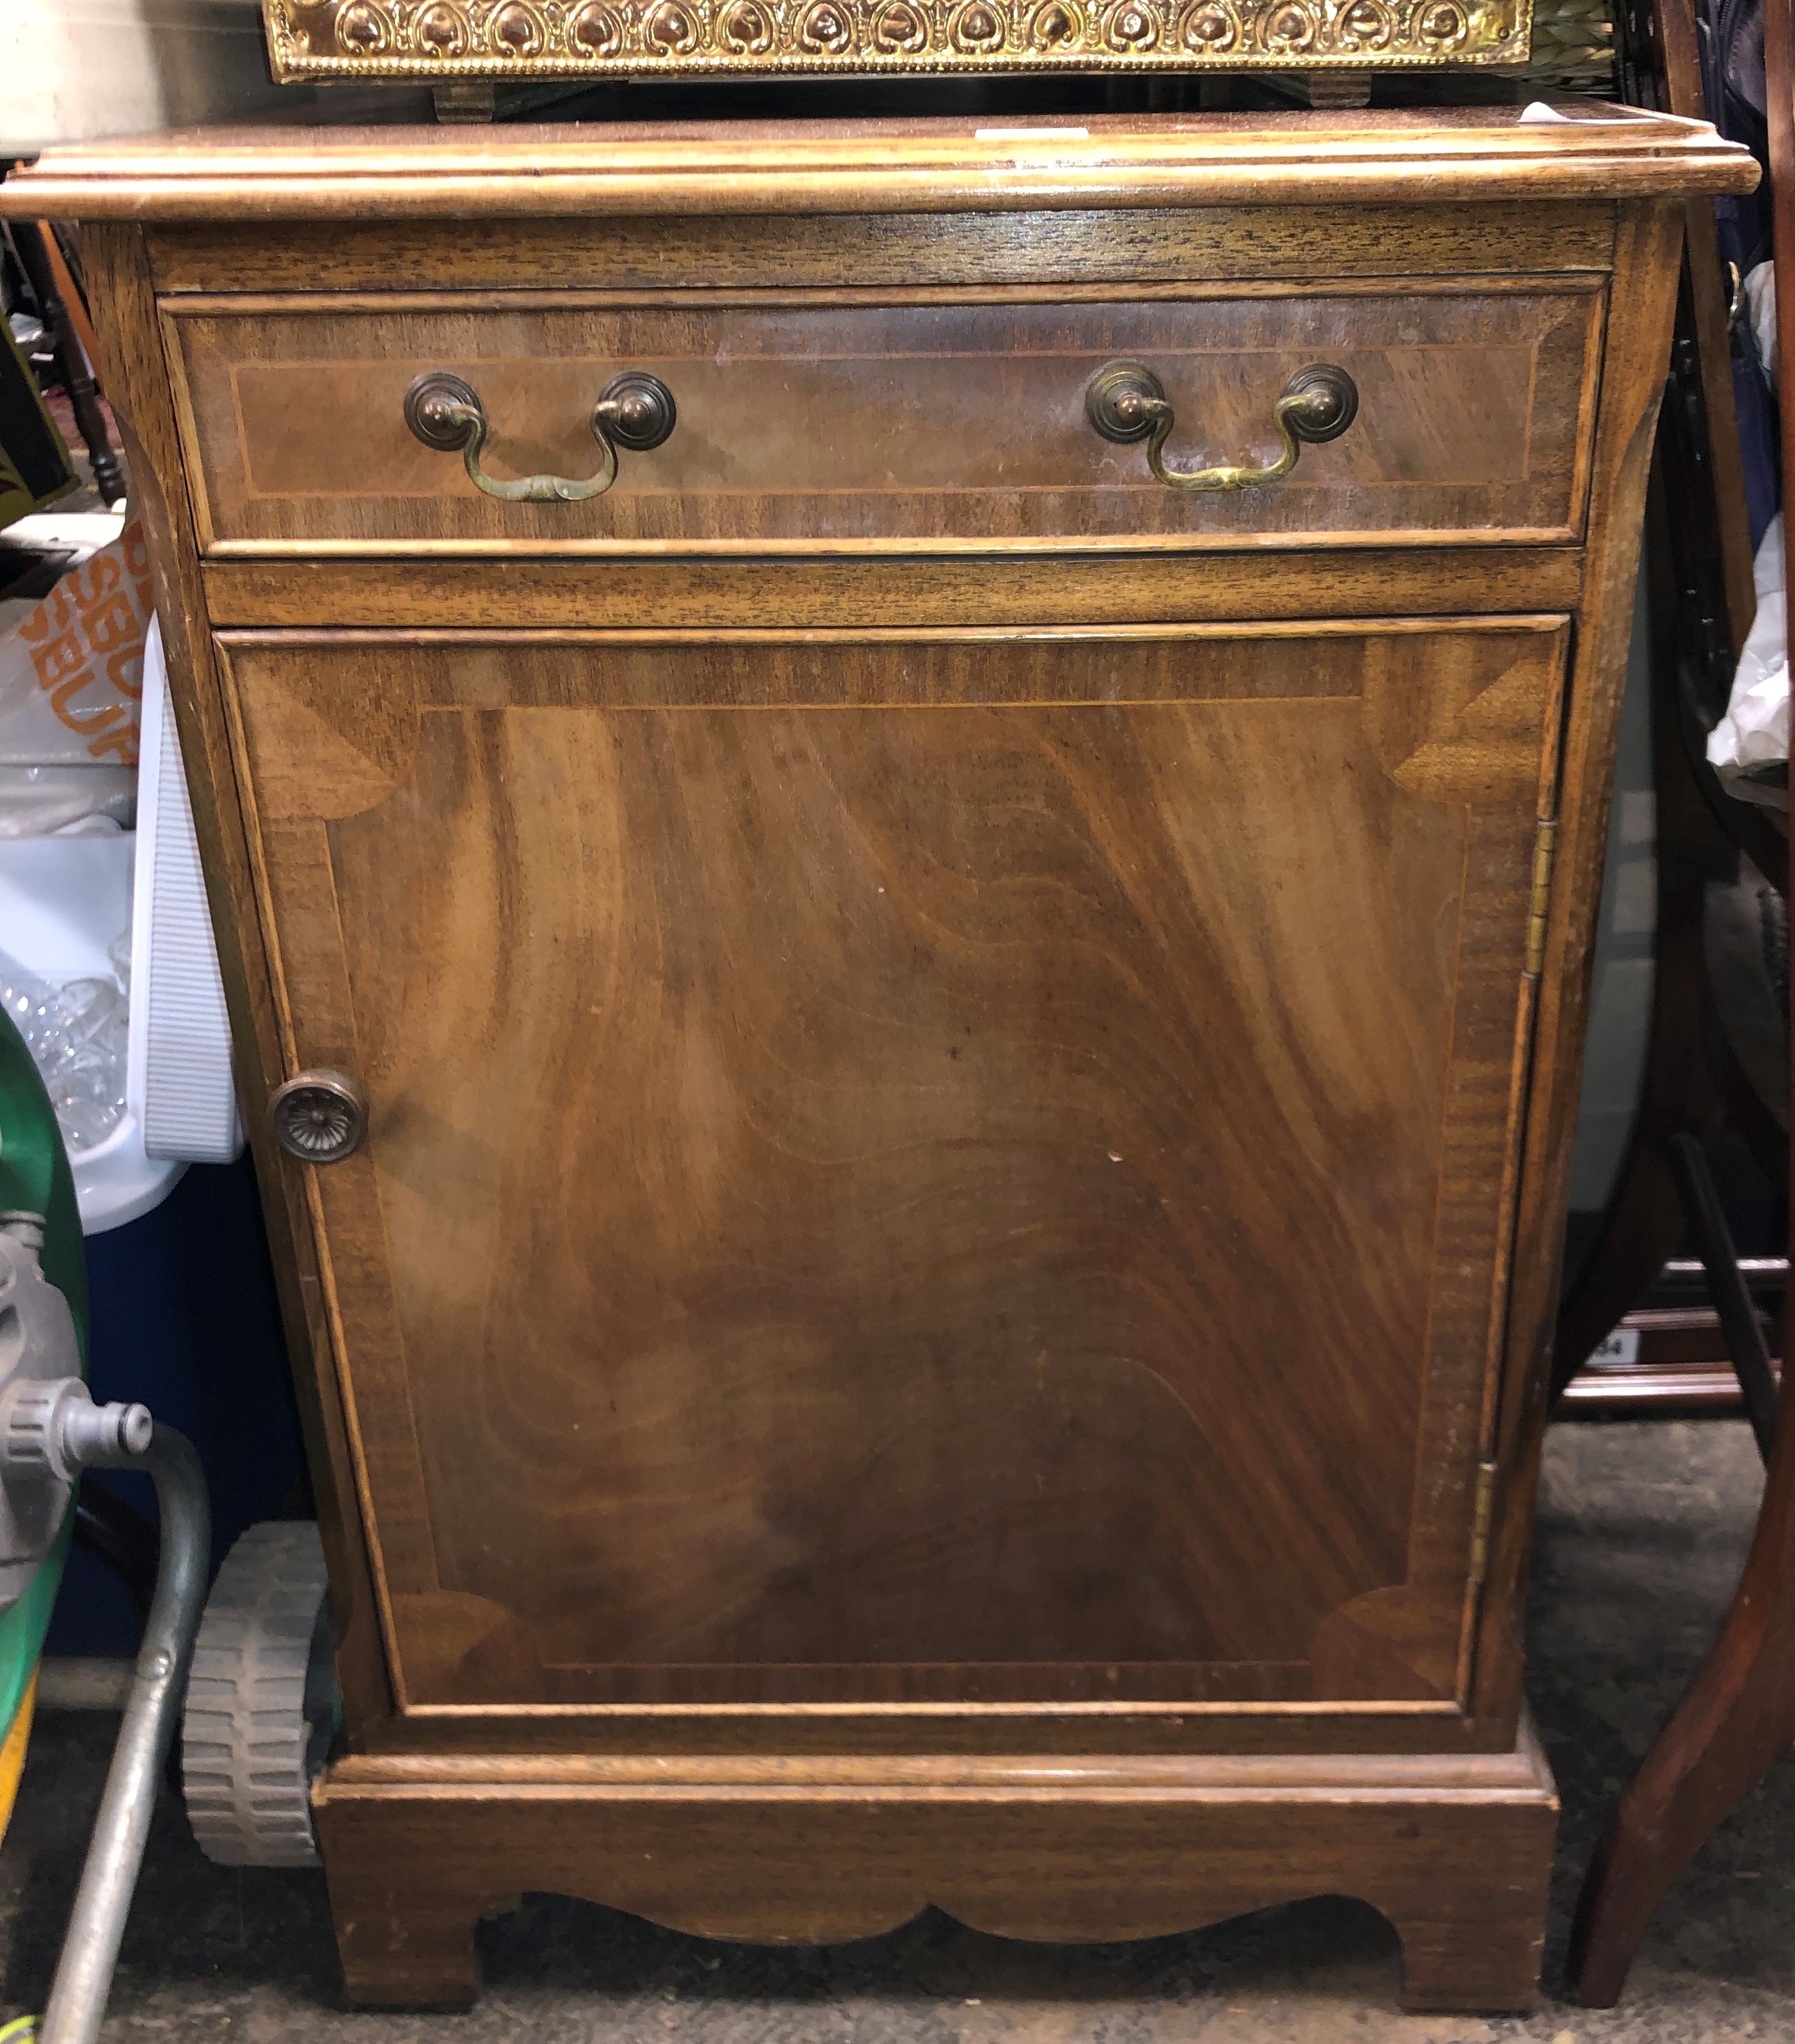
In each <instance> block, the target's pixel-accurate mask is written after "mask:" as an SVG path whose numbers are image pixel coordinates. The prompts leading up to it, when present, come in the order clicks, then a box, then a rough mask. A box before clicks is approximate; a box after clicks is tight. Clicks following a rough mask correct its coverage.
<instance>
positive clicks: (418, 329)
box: [163, 278, 1604, 554]
mask: <svg viewBox="0 0 1795 2044" xmlns="http://www.w3.org/2000/svg"><path fill="white" fill-rule="evenodd" d="M1299 289H1300V290H1301V295H1297V291H1298V290H1299ZM1155 291H1157V292H1158V293H1159V295H1158V296H1155V295H1152V293H1153V292H1155ZM1603 302H1604V301H1603V298H1602V295H1601V290H1600V288H1599V285H1598V282H1597V280H1594V279H1588V278H1582V279H1543V280H1522V281H1520V282H1514V281H1512V280H1501V281H1497V280H1490V279H1485V280H1478V281H1477V282H1474V283H1469V284H1467V283H1466V282H1453V283H1451V284H1450V285H1445V284H1443V285H1441V286H1438V287H1436V288H1429V287H1428V286H1426V285H1425V284H1423V285H1420V286H1416V285H1415V284H1413V283H1409V282H1405V283H1404V284H1403V285H1402V286H1401V287H1400V288H1397V287H1393V286H1384V285H1373V286H1364V285H1356V286H1349V285H1343V284H1334V285H1325V284H1322V285H1316V286H1302V287H1297V286H1264V287H1259V288H1258V289H1255V288H1253V287H1250V286H1249V287H1242V286H1235V285H1231V286H1228V287H1226V290H1225V293H1224V292H1223V291H1221V290H1216V291H1214V292H1212V293H1205V290H1203V289H1202V288H1201V287H1199V286H1189V287H1186V286H1176V287H1167V286H1154V287H1148V290H1147V293H1146V294H1131V296H1130V297H1129V298H1128V300H1127V301H1126V302H1124V301H1122V300H1120V298H1103V297H1094V296H1090V295H1088V294H1087V295H1082V296H1080V295H1076V294H1072V293H1070V292H1069V293H1068V294H1066V295H1065V296H1063V297H1062V298H1057V299H1056V300H1055V301H1051V302H1048V301H1044V300H1043V299H1042V298H1041V297H1040V294H1039V293H1038V292H1036V293H1034V294H1031V295H1030V296H1029V297H1028V298H1025V299H1024V298H1020V297H1019V296H1017V295H1012V296H1011V297H1010V298H1008V299H1006V300H1003V301H1001V302H994V300H993V299H992V298H990V297H989V296H987V297H986V298H985V299H983V300H982V301H978V300H974V299H971V298H967V297H963V296H960V297H954V298H949V299H946V300H944V299H943V298H942V297H941V294H939V293H937V294H933V297H932V302H928V303H919V302H911V303H893V302H882V303H876V304H874V303H843V302H830V301H828V300H826V299H824V298H821V296H820V295H812V296H809V297H805V296H802V295H800V294H790V293H788V294H782V295H777V294H765V293H762V294H736V295H734V296H728V295H724V294H718V293H715V292H708V293H705V294H663V295H660V296H659V297H656V298H652V299H648V298H641V299H636V300H628V301H626V300H624V299H621V298H618V297H617V296H616V295H610V296H599V295H598V294H590V293H584V294H582V293H571V292H570V293H563V294H555V295H554V296H545V295H540V294H523V293H519V294H515V296H512V297H506V296H504V295H488V296H486V297H485V298H482V299H480V300H479V301H474V300H471V299H468V298H453V297H448V296H444V295H432V296H429V297H422V296H420V297H409V296H408V297H404V298H401V297H397V296H393V297H385V298H357V299H349V298H343V297H336V298H326V297H317V298H298V297H281V298H256V299H249V298H174V299H170V300H167V301H164V304H163V311H164V315H165V318H166V321H167V330H168V332H169V336H170V341H171V355H172V357H173V358H174V360H175V365H176V368H177V371H178V382H179V384H180V385H181V386H183V387H182V390H181V396H182V398H183V425H184V429H185V432H186V435H187V437H188V443H189V444H188V448H187V466H188V474H189V478H190V484H191V486H192V488H193V490H194V498H195V503H196V509H197V510H198V517H199V523H200V529H201V537H202V544H204V546H205V547H206V548H207V549H208V550H209V551H213V552H216V553H226V552H257V553H272V554H283V553H306V552H313V551H336V552H341V551H351V552H353V551H369V552H394V551H399V552H403V551H442V550H444V549H462V550H467V551H494V550H501V549H504V548H512V547H517V548H527V549H528V550H529V551H531V552H533V553H539V554H540V553H544V552H548V553H553V552H557V551H572V552H578V551H599V552H602V551H617V550H636V549H640V550H644V551H655V550H667V549H671V550H676V551H677V550H694V551H704V550H710V549H717V550H728V549H732V548H734V549H740V550H742V551H757V552H766V551H778V550H792V551H811V550H817V551H833V550H850V551H851V550H855V549H868V550H874V549H880V550H890V549H894V548H895V549H913V550H923V551H928V550H933V549H946V550H951V549H979V548H986V549H989V548H1071V547H1078V548H1090V547H1091V546H1094V545H1095V546H1099V547H1103V546H1122V547H1126V546H1137V545H1147V546H1172V545H1188V544H1192V543H1195V544H1201V545H1202V546H1205V547H1209V546H1213V547H1250V546H1255V545H1260V544H1266V543H1268V542H1269V543H1274V544H1293V543H1295V544H1303V543H1313V544H1364V543H1366V541H1368V540H1369V541H1376V542H1378V543H1381V544H1398V545H1402V544H1428V543H1437V542H1439V541H1441V540H1447V541H1451V540H1472V539H1482V540H1489V539H1491V538H1497V539H1504V540H1516V541H1553V540H1556V541H1563V540H1567V539H1574V538H1577V537H1578V536H1580V535H1581V532H1582V521H1583V515H1584V503H1585V497H1586V460H1587V453H1588V448H1589V436H1590V431H1591V426H1592V421H1593V405H1594V393H1595V384H1596V368H1597V361H1598V359H1599V352H1600V337H1601V312H1602V306H1603ZM1117 359H1139V360H1140V361H1141V362H1143V363H1146V364H1147V366H1148V367H1151V369H1152V370H1153V371H1154V372H1155V374H1156V375H1158V376H1159V378H1160V379H1161V381H1162V382H1163V385H1164V386H1165V389H1166V392H1167V396H1168V397H1169V398H1170V401H1171V402H1172V405H1173V406H1174V410H1175V413H1176V417H1177V423H1176V425H1175V428H1174V431H1173V432H1172V433H1171V435H1170V439H1169V440H1168V442H1167V449H1166V458H1167V460H1168V461H1169V462H1170V463H1174V465H1175V466H1177V467H1180V468H1185V469H1188V468H1191V467H1203V466H1207V465H1211V464H1217V463H1237V464H1242V465H1246V464H1263V463H1266V462H1269V461H1270V460H1271V459H1273V458H1274V456H1275V455H1276V454H1277V453H1278V447H1279V442H1278V433H1277V431H1276V428H1275V427H1274V422H1273V408H1274V404H1275V402H1276V401H1277V399H1278V396H1279V394H1280V393H1281V391H1282V390H1283V388H1284V386H1285V385H1286V382H1287V380H1288V379H1289V378H1290V377H1291V375H1293V373H1294V372H1296V371H1298V370H1300V369H1302V368H1304V367H1307V366H1309V365H1310V364H1313V363H1318V362H1320V363H1334V364H1336V365H1338V366H1339V367H1341V368H1343V369H1344V370H1345V371H1347V373H1348V375H1350V376H1351V378H1352V379H1353V381H1354V382H1355V385H1356V386H1357V389H1358V392H1359V412H1358V416H1357V417H1356V419H1355V421H1354V422H1353V424H1352V425H1351V427H1350V428H1348V429H1347V431H1346V432H1344V433H1343V435H1342V436H1340V438H1338V439H1336V440H1332V441H1330V442H1328V443H1326V444H1320V445H1313V446H1308V447H1305V448H1304V449H1303V450H1302V451H1301V458H1300V459H1299V460H1298V462H1297V467H1296V468H1295V469H1294V470H1293V471H1292V472H1291V473H1290V474H1289V475H1288V476H1286V477H1285V478H1283V479H1282V480H1280V481H1278V482H1272V483H1269V484H1266V485H1263V486H1258V487H1254V488H1248V489H1242V490H1231V491H1226V492H1221V493H1202V494H1195V493H1189V492H1186V491H1182V490H1174V489H1171V488H1168V487H1167V486H1165V485H1164V484H1163V483H1161V482H1157V481H1155V479H1154V478H1153V476H1152V474H1151V472H1150V471H1149V469H1148V467H1147V459H1146V453H1145V451H1144V449H1143V447H1142V446H1140V444H1133V445H1117V444H1112V443H1111V442H1109V441H1108V440H1104V439H1102V438H1101V437H1100V436H1099V435H1098V434H1097V432H1096V431H1095V430H1094V428H1093V427H1092V426H1091V425H1090V421H1089V419H1088V418H1087V416H1086V389H1087V386H1089V384H1090V380H1091V378H1092V377H1093V376H1094V375H1095V373H1096V372H1097V371H1098V370H1100V369H1101V368H1102V367H1104V366H1105V364H1106V363H1110V362H1113V361H1115V360H1117ZM625 369H628V370H634V371H648V372H652V374H653V375H656V376H658V377H659V378H662V379H663V381H664V382H665V383H666V384H667V386H668V388H669V389H670V390H671V392H672V394H673V396H674V398H675V402H676V405H677V407H678V421H677V424H676V425H675V429H674V431H673V432H672V434H671V437H669V438H668V439H667V440H666V441H665V442H664V443H663V444H662V445H661V446H659V448H655V449H653V450H652V451H647V452H641V453H628V452H626V453H625V454H624V455H623V456H622V459H621V467H620V470H619V473H618V475H617V480H616V482H615V483H614V484H613V486H612V487H611V488H610V489H609V491H607V492H606V493H605V494H602V495H600V496H597V497H594V498H589V499H587V500H586V501H580V502H574V503H547V504H542V503H516V502H507V501H498V500H496V499H494V498H490V497H488V496H486V495H482V494H481V492H480V490H478V489H477V488H476V487H475V485H474V483H473V482H471V480H470V479H469V478H468V476H467V474H466V473H464V471H463V463H462V461H461V459H460V457H459V455H456V454H455V453H453V452H448V453H444V452H442V451H436V450H432V448H429V447H427V446H426V445H425V444H422V443H421V441H420V440H417V438H415V437H414V436H413V434H412V433H411V432H410V431H409V429H408V428H407V425H406V421H405V417H404V414H403V407H404V401H405V398H406V391H407V390H408V388H409V386H410V385H411V384H412V383H413V380H414V379H415V378H417V377H418V376H419V375H421V374H422V373H424V372H426V371H433V370H435V371H450V372H452V373H453V374H455V375H459V377H461V378H463V379H465V381H466V382H467V383H468V384H470V385H471V386H473V387H474V389H475V390H476V391H477V393H478V394H479V400H480V402H481V405H482V409H483V410H484V412H485V413H486V418H487V421H488V424H489V428H490V431H489V436H488V440H487V443H486V449H485V454H484V458H485V460H486V466H487V467H488V469H489V471H490V473H491V474H494V476H496V477H498V478H513V477H516V476H518V475H522V474H537V473H552V474H562V475H566V476H569V477H575V478H580V477H586V476H589V475H590V474H592V473H593V472H594V470H595V469H596V468H598V466H599V451H598V447H597V445H596V444H595V442H594V436H593V433H592V430H591V427H590V418H591V414H592V409H593V406H594V402H595V401H597V399H598V397H599V395H600V394H601V392H602V390H604V389H605V386H606V385H607V384H608V383H609V381H610V379H611V378H613V376H614V375H617V374H618V373H619V372H620V371H624V370H625Z"/></svg>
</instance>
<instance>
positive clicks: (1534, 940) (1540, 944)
mask: <svg viewBox="0 0 1795 2044" xmlns="http://www.w3.org/2000/svg"><path fill="white" fill-rule="evenodd" d="M1558 840H1559V826H1558V819H1557V818H1556V817H1552V818H1551V819H1550V820H1547V818H1546V817H1543V816H1542V817H1541V818H1540V820H1539V822H1538V823H1536V824H1535V825H1534V826H1533V888H1532V893H1530V894H1529V895H1528V901H1527V966H1526V971H1527V974H1528V978H1532V979H1537V978H1539V974H1540V973H1541V972H1542V971H1543V969H1544V967H1545V963H1546V912H1547V909H1550V908H1551V903H1552V855H1553V854H1554V853H1555V851H1557V849H1558Z"/></svg>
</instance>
